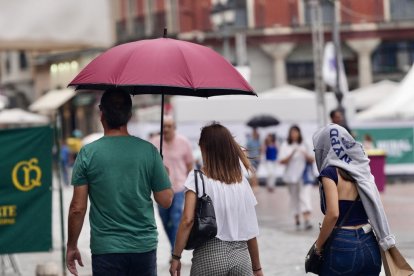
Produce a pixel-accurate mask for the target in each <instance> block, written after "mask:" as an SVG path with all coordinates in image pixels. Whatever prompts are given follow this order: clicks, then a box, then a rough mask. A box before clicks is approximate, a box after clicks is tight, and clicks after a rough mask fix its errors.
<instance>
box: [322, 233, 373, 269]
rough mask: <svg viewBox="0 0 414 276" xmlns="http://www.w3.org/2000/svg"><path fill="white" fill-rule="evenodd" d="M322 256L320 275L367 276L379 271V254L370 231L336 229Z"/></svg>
mask: <svg viewBox="0 0 414 276" xmlns="http://www.w3.org/2000/svg"><path fill="white" fill-rule="evenodd" d="M323 257H324V262H323V265H322V269H321V273H320V275H366V276H369V275H379V274H380V272H381V254H380V250H379V246H378V242H377V240H376V238H375V236H374V233H373V232H372V231H371V232H369V233H364V230H362V229H358V230H349V229H339V230H337V232H336V234H335V236H334V237H333V240H332V241H331V243H330V246H328V247H327V248H325V250H324V252H323Z"/></svg>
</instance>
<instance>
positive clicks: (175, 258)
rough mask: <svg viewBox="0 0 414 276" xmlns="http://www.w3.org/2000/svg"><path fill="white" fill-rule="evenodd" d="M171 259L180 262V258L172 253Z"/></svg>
mask: <svg viewBox="0 0 414 276" xmlns="http://www.w3.org/2000/svg"><path fill="white" fill-rule="evenodd" d="M171 258H173V259H174V260H180V259H181V256H178V255H174V253H172V254H171Z"/></svg>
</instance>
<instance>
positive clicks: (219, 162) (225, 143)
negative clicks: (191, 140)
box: [198, 122, 251, 184]
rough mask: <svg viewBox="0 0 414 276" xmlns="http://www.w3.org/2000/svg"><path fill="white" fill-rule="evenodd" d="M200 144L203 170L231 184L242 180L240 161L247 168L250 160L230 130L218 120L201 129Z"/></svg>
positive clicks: (249, 168) (216, 178)
mask: <svg viewBox="0 0 414 276" xmlns="http://www.w3.org/2000/svg"><path fill="white" fill-rule="evenodd" d="M198 144H199V146H200V149H201V153H202V156H203V163H204V167H203V170H204V172H205V173H206V175H207V176H208V177H210V178H212V179H215V180H218V181H221V182H224V183H227V184H231V183H238V182H241V181H242V179H243V172H242V168H241V166H240V161H241V162H242V163H243V165H244V166H245V167H246V169H247V170H251V166H250V162H249V160H248V159H247V156H246V154H245V153H244V151H243V150H242V148H241V147H240V145H239V144H237V142H236V141H235V140H234V138H233V136H232V135H231V133H230V131H229V130H228V129H227V128H225V127H224V126H222V125H221V124H219V123H217V122H213V123H211V124H210V125H207V126H205V127H203V128H202V129H201V134H200V141H199V143H198Z"/></svg>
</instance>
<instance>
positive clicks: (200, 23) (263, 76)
mask: <svg viewBox="0 0 414 276" xmlns="http://www.w3.org/2000/svg"><path fill="white" fill-rule="evenodd" d="M310 1H313V0H278V1H274V0H197V1H192V0H119V1H117V2H116V4H115V6H116V8H115V12H116V16H115V21H116V26H117V27H116V32H117V41H118V43H122V42H126V41H133V40H138V39H143V38H153V37H160V36H161V35H162V32H163V28H164V26H167V28H168V33H169V36H170V37H177V38H180V39H184V40H189V41H193V42H197V43H201V44H204V45H208V46H210V47H213V48H214V49H216V50H217V51H219V52H221V53H222V54H223V56H225V57H226V58H228V59H229V61H230V62H232V63H233V64H234V65H239V66H245V65H247V66H248V67H249V69H250V83H251V84H252V86H253V87H254V88H255V89H256V90H257V91H258V92H260V91H263V90H267V89H269V88H272V87H274V86H280V85H283V84H284V83H291V84H295V85H299V86H302V87H305V88H310V89H313V88H314V67H313V52H312V37H311V15H310V6H309V5H310ZM319 3H320V6H321V10H322V20H323V24H324V27H323V31H324V40H325V42H327V41H331V40H332V25H333V22H334V18H337V20H338V22H339V26H340V37H341V42H342V43H341V49H342V55H343V59H344V63H345V70H346V73H347V76H348V82H349V86H350V88H351V89H354V88H357V87H363V86H366V85H368V84H370V83H372V82H376V81H379V80H382V79H391V80H397V81H398V80H400V79H401V78H402V77H403V76H404V74H405V73H406V72H407V69H408V68H410V67H411V64H412V62H413V61H414V2H413V1H412V0H364V1H360V0H319Z"/></svg>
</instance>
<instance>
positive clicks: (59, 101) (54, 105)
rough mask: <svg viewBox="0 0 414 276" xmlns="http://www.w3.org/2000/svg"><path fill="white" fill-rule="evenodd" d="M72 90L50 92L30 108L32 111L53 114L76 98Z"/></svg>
mask: <svg viewBox="0 0 414 276" xmlns="http://www.w3.org/2000/svg"><path fill="white" fill-rule="evenodd" d="M75 94H76V93H75V90H73V89H71V88H66V89H58V90H50V91H49V92H47V93H46V94H45V95H43V96H41V97H40V98H39V99H37V100H36V101H35V102H34V103H32V104H31V105H30V106H29V109H30V110H31V111H35V112H44V113H52V112H54V111H55V110H57V109H58V108H59V107H60V106H62V105H63V104H65V103H66V102H67V101H69V100H70V99H72V98H73V97H74V96H75Z"/></svg>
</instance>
